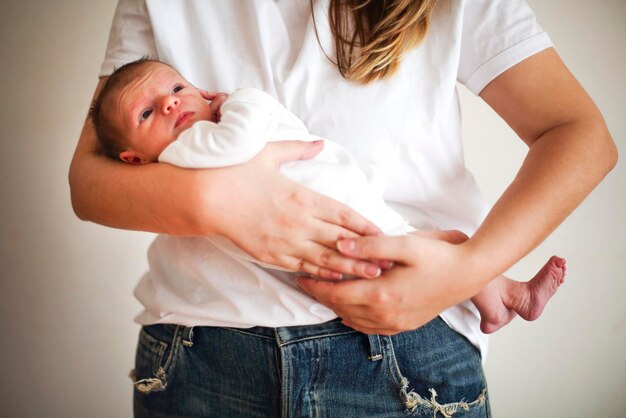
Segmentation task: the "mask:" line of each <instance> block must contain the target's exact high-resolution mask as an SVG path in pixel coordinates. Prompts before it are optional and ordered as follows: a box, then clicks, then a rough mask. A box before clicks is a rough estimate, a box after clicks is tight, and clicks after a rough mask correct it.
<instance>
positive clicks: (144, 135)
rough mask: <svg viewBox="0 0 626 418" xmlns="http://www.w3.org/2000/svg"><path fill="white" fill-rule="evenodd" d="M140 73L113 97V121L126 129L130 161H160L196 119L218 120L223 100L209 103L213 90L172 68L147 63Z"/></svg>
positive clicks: (125, 154)
mask: <svg viewBox="0 0 626 418" xmlns="http://www.w3.org/2000/svg"><path fill="white" fill-rule="evenodd" d="M139 71H141V74H140V75H139V76H138V77H136V78H135V79H134V80H133V81H132V82H130V83H129V84H128V85H126V86H124V87H123V88H122V89H121V90H120V91H119V93H118V94H117V96H116V97H115V98H114V99H113V101H114V102H113V103H112V105H113V106H112V108H113V109H117V111H116V112H117V113H115V114H114V115H113V118H114V123H116V124H117V126H119V127H121V128H122V129H121V131H122V132H125V134H126V140H127V142H128V144H129V149H128V150H127V151H124V152H122V153H121V154H120V158H121V159H122V160H124V161H126V162H129V163H134V164H138V163H144V162H150V161H157V158H158V156H159V154H160V153H161V152H162V151H163V150H164V149H165V147H166V146H167V145H169V144H170V143H171V142H172V141H174V140H175V139H176V137H178V135H179V134H180V133H181V132H182V131H183V130H185V129H187V128H188V127H190V126H191V125H192V124H193V123H194V122H196V121H199V120H209V121H214V122H215V121H216V118H217V116H216V115H217V114H218V111H219V105H220V104H221V103H222V102H223V100H214V101H213V102H211V103H209V102H208V101H207V99H209V97H211V95H210V93H208V92H206V91H204V90H199V89H196V88H195V87H194V86H192V85H191V84H189V82H187V80H185V79H184V78H183V77H182V76H181V75H180V74H178V72H176V71H175V70H174V69H173V68H171V67H169V66H167V65H164V64H160V63H146V64H144V66H143V67H142V68H141V69H140V70H139Z"/></svg>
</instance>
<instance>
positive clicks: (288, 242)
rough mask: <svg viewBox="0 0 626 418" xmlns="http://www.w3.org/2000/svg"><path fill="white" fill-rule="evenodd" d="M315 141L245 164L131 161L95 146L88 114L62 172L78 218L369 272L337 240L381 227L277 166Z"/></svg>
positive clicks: (273, 260)
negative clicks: (224, 241)
mask: <svg viewBox="0 0 626 418" xmlns="http://www.w3.org/2000/svg"><path fill="white" fill-rule="evenodd" d="M104 82H105V79H102V80H101V81H100V83H99V84H98V87H97V89H96V94H97V93H98V92H99V91H100V88H101V87H102V86H103V84H104ZM321 148H322V144H320V143H304V142H302V143H301V142H295V141H294V142H283V143H272V144H268V146H267V147H265V149H264V150H263V151H262V152H261V153H260V154H259V155H258V156H257V157H256V158H254V159H253V160H252V161H250V162H249V163H246V164H242V165H239V166H236V167H228V168H220V169H210V170H188V169H181V168H177V167H174V166H170V165H168V164H146V165H142V166H130V165H127V164H123V163H121V162H117V161H113V160H110V159H108V158H106V157H104V156H102V155H101V154H100V152H99V149H100V148H99V145H98V143H97V140H96V137H95V133H94V130H93V128H92V126H91V123H90V122H89V121H86V123H85V125H84V127H83V130H82V133H81V136H80V139H79V142H78V145H77V147H76V151H75V153H74V157H73V159H72V164H71V167H70V172H69V182H70V188H71V195H72V205H73V207H74V211H75V212H76V214H77V215H78V217H79V218H81V219H83V220H89V221H93V222H96V223H99V224H102V225H107V226H112V227H115V228H123V229H133V230H143V231H151V232H158V233H166V234H172V235H185V236H203V235H212V234H218V235H223V236H225V237H227V238H229V239H230V240H231V241H233V242H234V243H235V244H236V245H238V246H239V247H241V248H242V249H244V250H246V251H247V252H248V253H250V254H251V255H253V256H254V257H256V258H257V259H259V260H261V261H262V262H264V263H268V264H274V265H279V266H281V267H284V268H286V269H291V270H296V271H303V272H307V273H310V274H315V275H320V276H322V277H336V273H333V272H339V273H344V274H356V275H359V276H367V275H366V274H365V269H366V268H367V267H368V266H371V264H370V263H368V262H365V261H360V260H353V259H349V258H347V257H344V256H342V255H340V254H339V253H338V252H337V251H336V250H335V249H334V242H335V241H336V239H338V238H339V237H356V236H359V235H366V234H375V233H377V232H378V229H377V228H376V227H375V226H374V225H373V224H371V223H370V222H369V221H367V220H366V219H365V218H363V217H362V216H360V215H358V214H357V213H356V212H354V211H352V210H351V209H349V208H348V207H347V206H345V205H343V204H341V203H339V202H336V201H334V200H332V199H329V198H326V197H324V196H321V195H319V194H316V193H314V192H311V191H309V190H307V189H305V188H304V187H302V186H300V185H298V184H296V183H294V182H292V181H290V180H289V179H287V178H286V177H284V176H283V175H281V174H280V172H279V170H278V167H279V165H280V164H281V163H283V162H286V161H293V160H298V159H308V158H311V157H313V156H315V155H316V154H317V153H319V151H320V150H321Z"/></svg>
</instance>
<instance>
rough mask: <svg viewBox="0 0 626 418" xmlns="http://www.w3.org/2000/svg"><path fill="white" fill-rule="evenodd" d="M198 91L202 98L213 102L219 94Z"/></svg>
mask: <svg viewBox="0 0 626 418" xmlns="http://www.w3.org/2000/svg"><path fill="white" fill-rule="evenodd" d="M198 91H199V92H200V96H202V98H203V99H205V100H213V99H215V98H216V97H217V95H218V94H219V93H216V92H214V91H206V90H202V89H198Z"/></svg>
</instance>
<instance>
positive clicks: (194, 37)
mask: <svg viewBox="0 0 626 418" xmlns="http://www.w3.org/2000/svg"><path fill="white" fill-rule="evenodd" d="M162 3H164V2H154V3H152V2H147V4H144V2H142V1H139V0H137V1H133V0H128V1H120V3H119V5H118V10H117V12H116V18H115V20H114V23H113V29H112V33H111V38H110V41H109V47H108V50H107V57H106V58H105V62H104V64H103V69H102V72H101V75H102V76H103V77H104V76H106V75H107V74H109V73H110V72H111V70H112V68H113V67H114V66H116V65H120V64H122V63H124V62H126V61H130V60H132V59H135V58H137V57H139V56H142V55H146V54H149V55H153V56H155V57H156V58H159V59H161V60H164V61H166V62H168V63H170V64H172V65H173V66H174V67H176V68H177V69H179V70H180V71H181V73H182V74H183V75H184V76H185V77H186V78H187V79H189V80H190V81H191V82H192V83H193V84H195V85H198V86H202V87H205V88H213V89H216V90H217V89H219V90H221V91H230V90H233V89H234V88H237V87H240V86H244V85H251V86H254V87H259V88H262V89H264V90H266V91H268V92H270V93H271V94H273V95H274V96H276V97H277V98H278V99H279V100H280V101H281V102H283V103H284V104H285V105H286V106H287V107H288V108H289V109H290V110H291V111H293V112H294V113H296V114H297V115H298V116H299V117H300V118H301V119H303V120H304V121H305V122H306V124H307V126H308V128H309V129H310V130H311V131H312V132H315V133H316V134H318V135H320V136H324V137H328V138H330V139H333V140H335V141H337V142H340V143H341V144H342V145H343V146H345V147H347V148H348V149H349V150H350V151H352V153H353V154H354V155H356V156H357V158H359V159H360V160H362V161H364V162H367V163H370V164H373V165H375V166H376V167H377V168H378V169H379V170H380V171H381V172H383V173H384V175H385V177H386V180H387V183H388V187H387V190H386V194H385V197H386V199H388V200H389V201H390V204H392V205H393V206H394V208H395V209H396V210H398V211H400V212H401V213H402V214H403V215H404V217H405V218H407V219H409V220H410V221H411V222H412V223H413V224H414V225H415V226H417V227H418V228H420V229H428V228H429V227H430V228H431V229H432V227H437V228H440V229H455V230H461V231H463V232H465V233H467V234H468V235H471V236H472V238H471V239H469V240H467V241H465V242H463V243H460V244H454V242H458V241H459V239H458V237H452V238H453V239H451V238H449V237H448V236H447V233H444V232H442V233H436V234H435V233H430V234H425V233H424V234H422V235H421V236H417V235H415V236H407V237H400V238H392V237H379V236H375V233H376V230H375V229H374V228H373V226H372V225H370V224H369V223H368V222H367V221H366V220H365V219H363V218H362V217H360V216H359V215H358V214H356V213H354V212H352V211H350V210H349V209H347V208H345V207H344V206H342V205H340V204H338V203H336V202H333V201H331V200H329V199H325V198H322V197H320V196H318V195H316V194H314V193H312V192H309V191H307V190H303V189H302V188H300V187H298V186H297V185H295V184H292V183H290V182H289V181H287V180H286V179H285V178H283V177H282V176H280V175H279V173H278V171H277V170H276V166H277V165H278V164H279V163H281V162H284V161H290V160H294V159H299V158H307V157H309V156H311V155H313V154H314V153H315V152H317V151H318V150H317V149H315V148H314V146H311V145H309V144H299V143H284V144H273V146H271V147H269V146H268V147H267V148H266V150H265V151H264V152H263V153H262V154H261V155H260V156H259V157H258V158H256V159H255V160H253V161H252V162H250V163H249V164H246V165H243V166H237V167H231V168H227V169H219V170H198V171H186V170H180V169H175V168H173V167H170V166H166V165H163V164H155V165H149V166H146V167H141V169H140V170H137V169H136V168H134V169H130V170H129V168H128V167H125V166H123V165H121V164H115V163H112V162H109V161H108V160H106V159H105V158H102V157H99V156H98V149H97V146H96V145H95V140H94V136H93V132H92V131H91V128H90V126H89V125H88V124H87V125H86V126H85V129H84V130H83V133H82V135H81V139H80V141H79V144H78V147H77V150H76V154H75V158H74V160H73V163H72V168H71V172H70V181H71V185H72V199H73V204H74V207H75V210H76V212H77V214H78V215H79V216H80V217H81V218H83V219H89V220H92V221H95V222H99V223H102V224H105V225H110V226H115V227H121V228H127V229H141V230H149V231H155V232H159V233H162V234H169V236H167V235H162V236H160V237H159V238H157V240H156V241H155V243H154V244H153V246H152V248H151V250H150V255H149V258H150V272H149V273H148V274H147V275H146V277H144V278H143V279H142V281H141V282H140V284H139V286H138V288H137V292H136V294H137V296H138V297H139V299H140V301H142V303H143V304H144V306H145V308H146V309H145V311H144V312H143V313H142V314H141V315H140V317H139V318H138V319H139V321H140V322H141V323H142V324H144V325H149V324H159V325H149V326H146V327H144V329H143V330H142V333H141V336H140V342H139V348H138V355H137V367H136V368H137V373H136V374H137V375H136V386H135V387H136V388H137V390H136V392H135V413H136V415H137V416H154V414H155V413H156V411H159V412H160V413H161V414H163V415H164V416H173V415H176V414H178V415H183V416H220V417H223V416H278V415H280V414H284V415H289V416H314V415H328V416H341V417H347V416H355V417H363V416H400V415H404V414H405V413H406V411H407V410H408V411H410V412H412V413H414V414H416V415H418V414H423V415H424V416H433V414H436V413H440V414H441V415H443V416H450V415H452V414H453V413H454V412H455V411H461V410H463V411H466V412H465V414H466V416H488V414H489V408H488V401H487V392H486V385H485V382H484V377H483V374H482V369H481V365H480V355H479V349H480V350H484V348H485V345H486V341H485V340H484V337H483V336H482V334H481V333H480V332H479V331H478V318H477V316H476V313H475V310H474V309H473V307H472V306H471V304H469V303H467V302H463V301H465V300H467V299H468V298H469V297H471V296H472V295H474V294H475V293H476V292H477V291H478V290H479V289H480V288H481V287H483V286H484V285H486V284H487V283H488V282H489V281H490V279H491V278H493V277H495V276H496V275H498V274H500V273H502V272H503V271H504V270H506V269H507V268H508V267H509V266H510V265H512V264H513V263H515V262H516V261H517V260H519V259H520V258H521V257H522V256H524V255H525V254H526V253H527V252H528V251H530V250H531V249H532V248H534V247H535V246H536V245H537V244H538V243H539V242H540V241H541V240H543V239H544V238H545V237H546V236H547V234H548V233H549V232H551V231H552V230H553V229H554V228H555V227H556V226H557V225H558V224H559V223H560V222H561V221H562V220H563V219H564V218H565V217H566V216H567V214H569V213H570V212H571V211H572V210H573V209H574V207H575V206H576V205H578V204H579V203H580V201H581V200H582V199H583V198H584V197H585V196H586V194H587V193H589V191H590V190H591V189H592V188H593V187H594V186H595V185H596V184H597V183H598V182H599V181H600V180H601V179H602V177H603V176H604V175H605V174H606V173H607V172H608V171H609V170H610V168H611V167H612V166H613V165H614V163H615V159H616V151H615V146H614V144H613V141H612V139H611V137H610V135H609V134H608V132H607V129H606V126H605V125H604V122H603V120H602V117H601V115H600V114H599V112H598V110H597V109H596V107H595V106H594V104H593V103H592V102H591V100H590V99H589V97H588V96H587V95H586V94H585V92H584V91H583V90H582V88H581V87H580V86H579V85H578V83H577V82H576V81H575V79H574V78H573V77H572V76H571V75H570V74H569V72H568V71H567V69H566V68H565V67H564V65H563V63H562V62H561V61H560V59H559V58H558V56H557V55H556V53H555V52H554V50H553V49H552V48H551V43H550V41H549V38H548V37H547V35H546V34H545V33H543V31H541V29H540V28H539V27H538V26H537V24H536V22H535V20H534V16H533V14H532V12H531V11H530V10H529V9H528V8H527V7H526V5H525V4H524V3H523V2H522V1H517V0H516V1H510V0H509V1H503V0H501V1H489V2H488V1H479V0H475V1H469V0H468V1H444V0H442V1H439V2H433V1H404V2H403V1H397V2H366V3H363V2H355V4H357V3H358V4H360V6H361V7H356V8H355V7H352V9H349V8H348V6H349V5H348V3H350V2H340V1H331V2H330V3H329V2H324V1H318V2H314V3H312V5H311V6H310V7H309V5H308V4H306V3H305V2H286V1H279V2H271V1H262V0H258V1H254V2H252V1H251V2H220V1H217V0H215V1H208V2H207V1H204V2H200V1H198V2H191V1H190V2H184V3H183V2H167V4H162ZM170 3H173V4H170ZM303 3H304V4H303ZM351 10H354V13H355V14H354V15H352V11H351ZM355 22H361V24H360V25H359V24H354V23H355ZM354 40H356V41H354ZM325 55H327V56H328V57H330V58H327V57H325ZM331 60H332V61H334V63H333V62H331ZM457 81H459V82H461V83H464V84H465V85H466V86H467V87H468V88H470V90H472V91H473V92H474V93H476V94H480V96H481V97H482V98H483V99H484V100H485V101H486V102H487V103H488V104H489V105H490V106H491V107H492V108H493V109H494V110H495V111H496V112H497V113H499V114H500V115H501V116H502V117H503V118H504V119H505V120H506V121H507V123H508V124H509V125H510V126H511V127H512V128H513V129H514V130H515V132H516V133H517V134H518V135H519V137H520V138H521V139H522V140H523V141H524V142H525V143H526V144H527V145H528V146H529V152H528V155H527V158H526V160H525V161H524V163H523V165H522V167H521V168H520V171H519V173H518V174H517V176H516V178H515V180H514V181H513V182H512V184H511V185H510V187H509V188H508V189H507V191H506V192H505V193H504V194H503V196H502V197H501V198H500V199H499V201H498V202H497V204H496V205H495V206H494V208H493V209H492V210H491V211H490V212H489V214H488V215H487V213H486V210H485V205H484V202H483V201H482V199H481V198H480V195H479V193H478V189H477V187H476V185H475V183H474V181H473V179H472V177H471V175H469V173H468V172H467V171H466V170H465V168H464V165H463V158H462V149H461V139H460V133H459V132H460V127H459V125H460V123H459V115H458V106H457V102H456V91H455V86H456V82H457ZM101 83H102V81H101ZM294 139H297V138H294ZM138 182H141V183H138ZM136 184H145V187H142V188H140V189H137V187H136ZM131 194H132V196H133V197H132V199H125V198H124V196H128V195H131ZM555 196H558V199H555V198H554V197H555ZM137 197H139V199H138V198H137ZM250 208H254V210H251V209H250ZM485 215H486V217H485ZM483 218H484V221H483ZM481 221H482V223H481ZM211 234H219V235H224V236H226V237H228V238H230V239H231V240H232V241H233V242H235V243H236V244H237V245H239V246H240V247H242V248H244V249H245V250H246V251H247V252H249V253H250V254H252V255H254V256H255V257H256V258H258V259H260V260H262V261H264V262H267V263H271V264H277V265H281V266H283V267H285V268H286V269H290V270H297V271H302V272H306V273H309V274H313V275H315V276H321V277H332V276H333V273H334V272H339V273H346V274H356V275H357V276H361V277H364V278H370V279H363V280H352V281H341V282H336V281H319V280H316V279H312V278H299V279H298V284H299V286H300V287H301V288H302V289H304V290H305V291H306V292H307V293H308V294H309V295H310V297H307V296H305V295H304V294H303V293H301V292H299V291H298V290H297V289H296V288H295V286H294V285H293V282H292V281H291V279H292V278H291V277H288V275H279V274H273V276H272V277H271V278H269V277H267V274H268V272H267V271H264V270H261V269H259V270H258V271H257V270H255V271H239V270H236V266H233V269H235V270H236V271H238V272H239V275H240V277H239V279H240V280H241V281H245V280H261V278H263V280H268V283H272V284H273V285H276V286H278V288H279V289H280V291H277V292H276V293H273V294H272V295H273V298H274V299H272V297H269V299H267V300H265V299H263V298H261V297H259V295H249V294H246V293H245V292H243V291H238V292H236V293H234V292H232V290H231V289H232V284H228V283H224V284H223V287H220V281H219V278H213V281H212V282H211V283H212V285H211V287H207V286H208V285H207V283H208V282H209V279H208V278H209V277H210V276H211V269H210V263H207V262H206V261H207V260H205V259H203V254H205V253H206V251H204V250H207V249H208V247H207V246H208V245H209V244H208V242H206V241H207V240H204V239H202V238H191V237H194V236H196V237H197V236H200V237H201V236H205V235H211ZM362 235H369V236H366V237H362V238H359V236H362ZM184 236H187V237H189V238H183V237H184ZM346 237H347V238H348V239H344V240H340V241H339V243H338V245H337V247H335V243H336V241H337V240H338V239H339V238H346ZM449 241H452V242H449ZM335 248H338V249H339V250H336V249H335ZM376 259H378V260H381V259H387V260H392V261H394V262H395V266H394V267H393V268H392V269H390V270H388V271H385V272H383V273H382V275H380V276H379V277H377V276H378V275H379V274H380V270H379V269H378V266H377V265H376V263H372V262H368V261H366V260H376ZM216 295H218V296H216ZM242 301H243V303H242ZM273 301H274V302H281V303H282V304H283V306H289V307H290V309H288V310H287V311H281V312H280V314H277V313H275V312H273V311H272V309H271V308H272V306H273V304H272V302H273ZM318 302H319V303H318ZM251 303H261V304H262V303H265V304H266V306H267V312H266V313H265V314H264V315H263V317H259V322H258V323H257V324H249V323H245V324H244V323H242V322H241V321H238V318H239V317H238V312H239V311H241V310H245V309H246V306H248V305H250V304H251ZM233 306H234V307H235V308H234V309H231V310H230V311H229V312H230V313H229V316H228V318H225V317H223V316H220V315H221V313H223V312H224V310H225V309H226V310H227V309H230V308H232V307H233ZM328 308H330V309H328ZM335 314H336V315H338V316H339V317H340V318H341V322H343V324H342V323H341V322H340V321H339V320H333V317H334V316H335ZM433 318H435V319H433ZM163 324H171V325H163ZM209 325H210V326H209ZM250 325H264V326H263V327H255V328H251V329H250V328H247V327H249V326H250ZM346 325H347V326H346ZM192 326H193V328H192ZM355 330H358V331H361V332H356V331H355ZM403 331H405V332H403ZM462 400H465V401H463V402H462Z"/></svg>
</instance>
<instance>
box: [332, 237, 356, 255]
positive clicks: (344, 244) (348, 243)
mask: <svg viewBox="0 0 626 418" xmlns="http://www.w3.org/2000/svg"><path fill="white" fill-rule="evenodd" d="M355 247H356V244H355V242H354V240H351V239H341V240H339V241H337V249H338V250H339V251H342V252H349V251H354V248H355Z"/></svg>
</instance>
